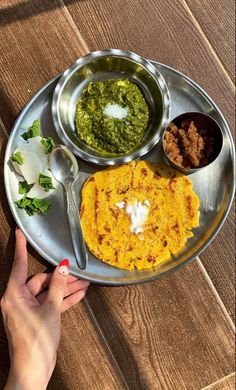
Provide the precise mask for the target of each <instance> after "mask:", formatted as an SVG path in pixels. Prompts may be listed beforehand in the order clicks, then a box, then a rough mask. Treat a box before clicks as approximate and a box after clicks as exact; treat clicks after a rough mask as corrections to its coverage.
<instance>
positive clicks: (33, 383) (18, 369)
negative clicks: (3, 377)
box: [4, 358, 52, 390]
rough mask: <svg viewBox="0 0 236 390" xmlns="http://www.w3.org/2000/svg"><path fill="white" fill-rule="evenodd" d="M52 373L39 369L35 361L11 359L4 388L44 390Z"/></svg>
mask: <svg viewBox="0 0 236 390" xmlns="http://www.w3.org/2000/svg"><path fill="white" fill-rule="evenodd" d="M51 374H52V370H51V372H48V373H45V372H44V371H42V370H40V367H38V366H37V364H36V362H30V361H26V360H25V359H24V358H22V359H21V361H20V362H19V360H18V359H12V360H11V366H10V371H9V376H8V380H7V383H6V386H5V389H4V390H32V389H34V390H45V389H46V388H47V385H48V382H49V380H50V377H51Z"/></svg>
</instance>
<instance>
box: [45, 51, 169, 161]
mask: <svg viewBox="0 0 236 390" xmlns="http://www.w3.org/2000/svg"><path fill="white" fill-rule="evenodd" d="M121 78H128V79H129V80H130V81H132V82H134V83H136V84H137V85H138V86H139V88H140V89H141V91H142V93H143V95H144V97H145V99H146V102H147V105H148V107H149V111H150V114H151V121H150V124H149V126H148V128H147V129H146V131H145V134H144V136H143V139H142V140H141V142H140V143H139V144H138V145H137V146H136V147H135V148H134V149H133V150H132V151H130V152H128V153H127V154H112V153H103V152H99V151H98V150H96V149H94V148H92V147H90V146H88V145H86V144H85V143H84V142H82V141H81V140H80V139H79V137H78V136H77V135H76V132H75V124H74V118H75V111H76V104H77V102H78V100H79V97H80V95H81V93H82V91H83V90H84V88H86V86H87V85H88V84H89V83H90V82H94V81H104V80H107V79H121ZM169 110H170V99H169V93H168V89H167V86H166V83H165V81H164V79H163V77H162V76H161V74H160V73H159V72H158V70H157V69H156V68H155V66H154V65H152V64H151V63H150V62H149V61H147V60H145V59H144V58H142V57H140V56H138V55H137V54H135V53H132V52H129V51H123V50H116V49H107V50H102V51H96V52H92V53H90V54H88V55H86V56H84V57H82V58H80V59H78V60H77V61H76V62H75V63H74V64H73V65H72V66H71V67H70V68H68V69H67V70H66V71H65V72H64V73H63V75H62V76H61V78H60V79H59V82H58V84H57V86H56V88H55V91H54V94H53V99H52V117H53V122H54V125H55V129H56V131H57V133H58V135H59V137H60V139H61V140H62V142H63V143H64V144H65V145H66V146H67V147H68V148H70V149H71V151H72V152H73V153H74V154H76V155H77V156H79V157H81V158H82V159H84V160H86V161H89V162H93V163H96V164H100V165H115V164H120V163H124V162H128V161H131V160H134V159H136V158H138V157H140V156H142V155H144V154H145V153H147V152H149V151H150V150H151V149H152V148H153V147H154V145H155V144H156V143H157V142H158V141H159V139H160V137H161V133H162V131H163V129H164V128H165V127H166V125H167V123H168V119H169Z"/></svg>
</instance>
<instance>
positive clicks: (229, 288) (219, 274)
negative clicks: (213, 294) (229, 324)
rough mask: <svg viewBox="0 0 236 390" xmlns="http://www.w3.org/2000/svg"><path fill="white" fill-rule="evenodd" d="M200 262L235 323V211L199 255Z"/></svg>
mask: <svg viewBox="0 0 236 390" xmlns="http://www.w3.org/2000/svg"><path fill="white" fill-rule="evenodd" d="M200 257H201V260H202V262H203V264H204V266H205V268H206V270H207V272H208V274H209V275H210V278H211V280H212V282H213V284H214V285H215V287H216V288H217V291H218V293H219V295H220V297H221V299H222V301H223V302H224V304H225V306H226V308H227V310H228V313H229V315H230V317H231V318H232V319H233V321H235V277H234V275H235V211H234V208H233V209H232V211H231V212H230V214H229V216H228V218H227V222H226V223H225V224H224V226H223V228H222V230H221V231H220V233H219V234H218V235H217V237H216V238H215V239H214V241H213V242H212V243H211V245H209V247H208V248H207V249H206V250H205V251H204V252H203V253H202V254H201V256H200Z"/></svg>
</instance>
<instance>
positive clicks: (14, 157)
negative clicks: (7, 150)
mask: <svg viewBox="0 0 236 390" xmlns="http://www.w3.org/2000/svg"><path fill="white" fill-rule="evenodd" d="M11 161H12V162H17V163H18V164H20V165H22V164H23V163H24V158H23V156H22V154H21V152H16V153H13V154H12V156H11Z"/></svg>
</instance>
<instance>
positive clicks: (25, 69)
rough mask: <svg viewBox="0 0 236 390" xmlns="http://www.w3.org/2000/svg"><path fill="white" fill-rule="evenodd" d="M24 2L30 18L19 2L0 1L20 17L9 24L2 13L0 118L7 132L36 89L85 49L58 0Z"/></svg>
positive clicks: (69, 63) (7, 16) (6, 16)
mask: <svg viewBox="0 0 236 390" xmlns="http://www.w3.org/2000/svg"><path fill="white" fill-rule="evenodd" d="M26 3H27V10H28V12H29V15H32V17H30V16H29V17H27V14H26V17H24V18H23V17H21V16H22V12H24V11H22V8H21V3H20V2H19V1H11V2H9V1H2V2H1V7H2V9H3V11H4V9H6V8H9V7H10V6H11V7H14V11H15V12H16V14H18V15H19V20H18V19H17V18H16V17H15V19H16V20H15V22H14V23H12V22H11V20H12V19H11V18H10V16H9V15H8V13H7V12H5V18H4V21H5V24H4V25H3V26H2V27H1V41H0V52H1V53H2V55H1V56H0V67H1V69H2V70H3V72H4V77H3V78H2V82H1V85H0V93H1V95H0V97H1V102H2V104H1V108H0V117H1V118H2V120H3V122H4V124H5V126H6V127H7V130H8V131H10V129H11V126H12V124H13V121H14V119H15V117H16V116H17V114H18V113H19V110H20V109H22V107H23V106H24V105H25V104H26V102H27V101H28V100H29V99H30V97H31V96H32V95H33V94H34V93H35V92H36V90H37V89H38V88H39V87H41V85H42V84H44V83H45V82H46V81H48V79H50V78H52V77H54V76H56V75H57V74H58V73H60V72H61V71H63V70H65V69H66V68H67V67H68V66H69V65H71V63H72V62H74V61H75V60H76V59H77V58H78V57H80V56H82V55H84V54H85V53H86V52H87V49H86V47H84V44H83V42H81V41H80V39H79V38H80V36H79V33H78V32H77V30H76V29H75V28H74V25H73V22H71V19H70V16H69V14H68V12H65V10H64V7H62V8H61V6H60V3H59V2H58V1H56V0H52V1H50V2H45V1H37V2H35V1H27V2H26ZM63 10H64V11H63ZM23 15H25V14H24V13H23ZM34 15H37V16H34ZM3 16H4V12H2V17H3ZM8 18H9V20H8ZM7 21H9V23H7Z"/></svg>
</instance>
